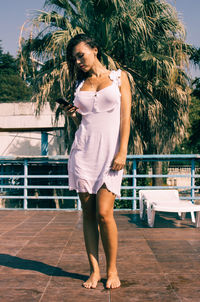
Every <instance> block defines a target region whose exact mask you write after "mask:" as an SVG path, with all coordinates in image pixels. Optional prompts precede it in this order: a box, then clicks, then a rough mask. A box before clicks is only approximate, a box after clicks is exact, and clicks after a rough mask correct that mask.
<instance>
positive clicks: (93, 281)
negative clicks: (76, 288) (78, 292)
mask: <svg viewBox="0 0 200 302" xmlns="http://www.w3.org/2000/svg"><path fill="white" fill-rule="evenodd" d="M100 280H101V276H100V274H99V273H94V272H93V273H91V275H90V278H89V279H88V280H87V281H86V282H84V283H83V286H84V287H85V288H96V287H97V283H98V281H100Z"/></svg>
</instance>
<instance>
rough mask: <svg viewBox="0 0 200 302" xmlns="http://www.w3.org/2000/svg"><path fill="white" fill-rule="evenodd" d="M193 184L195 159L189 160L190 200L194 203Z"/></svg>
mask: <svg viewBox="0 0 200 302" xmlns="http://www.w3.org/2000/svg"><path fill="white" fill-rule="evenodd" d="M194 185H195V159H192V161H191V198H192V199H191V201H192V202H193V203H194V197H195V194H194V193H195V192H194V188H192V187H194Z"/></svg>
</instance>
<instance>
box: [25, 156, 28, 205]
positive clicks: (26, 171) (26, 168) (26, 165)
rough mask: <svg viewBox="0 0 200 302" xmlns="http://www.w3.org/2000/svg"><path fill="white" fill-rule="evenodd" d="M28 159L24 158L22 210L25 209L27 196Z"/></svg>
mask: <svg viewBox="0 0 200 302" xmlns="http://www.w3.org/2000/svg"><path fill="white" fill-rule="evenodd" d="M27 176H28V161H27V159H25V160H24V210H27V205H28V201H27V196H28V189H27V187H28V178H27Z"/></svg>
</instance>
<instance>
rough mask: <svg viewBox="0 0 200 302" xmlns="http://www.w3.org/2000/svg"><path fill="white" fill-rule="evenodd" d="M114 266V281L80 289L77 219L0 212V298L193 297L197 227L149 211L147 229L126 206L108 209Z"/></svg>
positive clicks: (105, 300)
mask: <svg viewBox="0 0 200 302" xmlns="http://www.w3.org/2000/svg"><path fill="white" fill-rule="evenodd" d="M115 217H116V221H117V225H118V231H119V249H118V269H119V274H120V278H121V281H122V286H121V288H119V289H115V290H106V289H105V288H104V284H105V276H106V275H105V258H104V253H103V250H102V246H101V245H100V266H101V270H102V281H101V282H100V283H99V285H98V287H97V289H95V290H87V289H85V288H83V287H82V286H81V284H82V282H83V281H84V280H86V279H87V276H88V262H87V257H86V253H85V248H84V243H83V234H82V216H81V213H80V212H68V211H60V212H58V211H11V210H8V211H0V265H1V266H0V301H1V302H10V301H16V302H23V301H24V302H29V301H31V302H34V301H38V302H40V301H41V302H45V301H47V302H51V301H53V302H62V301H63V302H98V301H101V302H130V301H131V302H132V301H141V302H145V301H153V302H159V301H162V302H167V301H169V302H174V301H192V302H199V301H200V230H199V229H196V228H195V227H194V226H193V225H192V224H191V222H190V219H188V218H186V220H185V221H180V220H177V219H176V215H175V214H173V215H172V214H168V215H166V214H165V215H164V214H162V213H161V214H160V215H157V216H156V224H155V228H153V229H150V228H148V227H147V225H146V224H144V223H143V224H142V223H141V222H140V220H139V215H138V214H136V213H133V212H131V211H129V212H128V211H116V212H115Z"/></svg>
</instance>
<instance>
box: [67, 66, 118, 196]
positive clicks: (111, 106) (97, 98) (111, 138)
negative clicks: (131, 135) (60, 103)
mask: <svg viewBox="0 0 200 302" xmlns="http://www.w3.org/2000/svg"><path fill="white" fill-rule="evenodd" d="M109 77H110V79H111V80H112V84H111V85H110V86H108V87H105V88H103V89H101V90H99V91H97V92H95V91H81V90H80V89H81V87H82V86H83V83H84V81H83V82H81V83H80V85H79V86H78V88H77V89H76V92H75V98H74V105H75V106H77V107H78V108H79V109H78V112H79V113H80V114H81V115H82V121H81V124H80V125H79V128H78V130H77V131H76V133H75V139H74V142H73V144H72V148H71V151H70V155H69V160H68V174H69V190H76V191H77V192H88V193H90V194H96V193H97V192H98V190H99V189H100V188H101V186H102V185H103V184H104V183H105V185H106V187H107V189H108V190H109V191H111V192H112V193H114V194H115V195H116V196H118V197H120V187H121V182H122V175H123V170H120V171H114V170H112V169H111V165H112V162H113V159H114V156H115V154H116V153H117V152H118V151H119V144H120V137H119V134H120V105H121V94H120V90H119V86H120V78H121V70H120V69H119V70H117V71H115V70H112V71H111V72H110V74H109Z"/></svg>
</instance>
